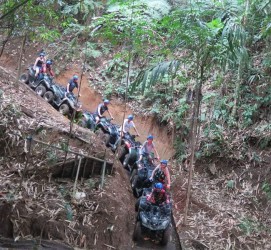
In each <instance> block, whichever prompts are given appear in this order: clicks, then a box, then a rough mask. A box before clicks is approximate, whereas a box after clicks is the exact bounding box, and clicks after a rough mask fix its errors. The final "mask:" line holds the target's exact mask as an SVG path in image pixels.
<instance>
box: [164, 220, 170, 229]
mask: <svg viewBox="0 0 271 250" xmlns="http://www.w3.org/2000/svg"><path fill="white" fill-rule="evenodd" d="M168 223H169V221H167V220H165V221H163V223H162V227H164V228H166V227H167V226H168Z"/></svg>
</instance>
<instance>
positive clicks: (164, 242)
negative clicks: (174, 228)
mask: <svg viewBox="0 0 271 250" xmlns="http://www.w3.org/2000/svg"><path fill="white" fill-rule="evenodd" d="M169 235H170V227H169V226H168V227H167V228H166V230H165V231H164V233H163V236H162V239H161V241H160V244H161V245H162V246H165V245H167V243H168V239H169Z"/></svg>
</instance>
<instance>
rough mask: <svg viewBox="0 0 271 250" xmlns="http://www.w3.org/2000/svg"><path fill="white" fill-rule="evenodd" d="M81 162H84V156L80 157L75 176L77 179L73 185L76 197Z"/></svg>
mask: <svg viewBox="0 0 271 250" xmlns="http://www.w3.org/2000/svg"><path fill="white" fill-rule="evenodd" d="M81 162H82V157H80V158H79V163H78V167H77V172H76V177H75V181H74V185H73V197H75V192H76V185H77V181H78V176H79V171H80V167H81Z"/></svg>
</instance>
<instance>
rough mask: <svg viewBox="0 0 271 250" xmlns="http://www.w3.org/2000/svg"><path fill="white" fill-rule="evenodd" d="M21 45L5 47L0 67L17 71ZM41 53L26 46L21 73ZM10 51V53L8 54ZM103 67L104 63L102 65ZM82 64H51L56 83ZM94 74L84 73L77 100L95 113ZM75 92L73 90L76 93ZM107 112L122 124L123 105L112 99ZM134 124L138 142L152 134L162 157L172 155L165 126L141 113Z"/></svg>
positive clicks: (63, 82) (51, 53)
mask: <svg viewBox="0 0 271 250" xmlns="http://www.w3.org/2000/svg"><path fill="white" fill-rule="evenodd" d="M19 49H20V46H18V44H17V43H16V42H14V43H13V44H10V43H9V44H7V46H6V50H5V53H4V54H3V56H2V57H1V61H0V66H2V67H4V68H6V69H9V70H10V71H11V72H16V70H17V63H18V53H19ZM40 50H41V45H40V44H36V45H35V44H34V45H33V44H28V45H26V47H25V53H24V57H23V60H22V71H25V69H26V68H27V67H28V66H29V65H30V64H33V62H34V61H35V59H36V55H37V54H38V52H39V51H40ZM8 52H11V53H8ZM46 52H47V54H48V58H53V57H54V53H55V52H54V51H53V50H52V49H51V48H50V47H48V48H47V49H46ZM101 64H102V65H104V63H101ZM81 67H82V62H81V61H73V62H70V63H69V62H62V61H61V59H59V61H57V60H55V61H54V68H55V69H56V71H59V74H58V75H57V77H56V82H58V83H59V84H61V85H63V86H66V84H67V82H68V80H69V79H70V78H71V77H72V75H73V74H74V73H76V74H78V75H80V74H81ZM100 71H101V67H98V66H97V70H95V74H96V75H99V74H101V72H100ZM93 74H94V72H85V73H84V75H83V77H82V79H81V90H80V94H81V96H80V101H81V102H82V103H83V108H84V109H86V110H88V111H90V112H94V111H95V110H96V108H97V106H98V104H99V103H100V102H101V101H102V98H103V93H99V92H97V91H96V90H95V89H93V88H91V87H90V85H91V84H92V83H93V80H90V78H91V77H93ZM75 92H76V90H75ZM133 105H135V104H134V103H128V104H127V108H126V113H125V114H126V116H127V115H128V114H132V113H134V112H133V109H134V108H135V107H133ZM110 111H111V113H112V115H113V116H114V118H115V120H114V122H115V123H117V124H121V123H122V121H123V115H124V111H125V105H124V104H123V101H122V100H119V99H116V98H113V99H112V100H111V105H110ZM134 121H135V124H136V126H137V128H138V130H139V133H140V135H141V136H140V137H139V138H138V140H139V141H141V142H143V141H145V140H146V137H147V135H148V134H150V133H151V134H153V135H154V136H155V143H156V146H157V149H158V152H159V154H160V157H161V158H167V159H169V158H170V157H172V156H173V154H174V150H173V147H172V138H171V137H170V136H169V135H168V134H167V130H166V129H165V128H164V127H161V126H160V125H159V124H158V122H157V121H156V119H154V118H153V117H145V116H141V115H140V114H138V115H136V117H135V120H134Z"/></svg>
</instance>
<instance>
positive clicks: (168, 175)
mask: <svg viewBox="0 0 271 250" xmlns="http://www.w3.org/2000/svg"><path fill="white" fill-rule="evenodd" d="M165 175H166V178H167V184H168V185H169V186H170V184H171V182H170V174H169V170H168V168H166V172H165Z"/></svg>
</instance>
